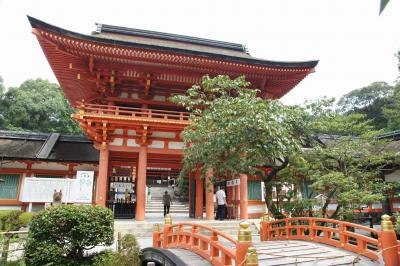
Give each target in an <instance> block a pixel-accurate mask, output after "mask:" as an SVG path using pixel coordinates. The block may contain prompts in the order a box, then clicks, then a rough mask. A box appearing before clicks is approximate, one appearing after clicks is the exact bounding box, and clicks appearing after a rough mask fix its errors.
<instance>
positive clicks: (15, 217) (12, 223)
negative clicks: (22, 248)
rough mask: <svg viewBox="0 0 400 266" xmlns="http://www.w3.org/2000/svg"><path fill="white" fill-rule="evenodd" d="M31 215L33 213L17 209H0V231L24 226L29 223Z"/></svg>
mask: <svg viewBox="0 0 400 266" xmlns="http://www.w3.org/2000/svg"><path fill="white" fill-rule="evenodd" d="M33 216H34V214H33V213H28V212H23V211H18V210H3V211H0V231H1V232H7V231H17V230H19V229H20V228H21V227H26V226H28V225H29V224H30V223H31V221H32V218H33Z"/></svg>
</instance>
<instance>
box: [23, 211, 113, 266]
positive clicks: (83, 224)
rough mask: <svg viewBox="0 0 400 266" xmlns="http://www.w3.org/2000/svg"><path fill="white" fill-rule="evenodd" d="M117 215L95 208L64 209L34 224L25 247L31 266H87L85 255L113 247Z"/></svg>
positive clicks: (43, 215) (42, 216)
mask: <svg viewBox="0 0 400 266" xmlns="http://www.w3.org/2000/svg"><path fill="white" fill-rule="evenodd" d="M113 223H114V217H113V213H112V212H111V211H110V210H109V209H107V208H104V207H98V206H91V205H60V206H56V207H52V208H48V209H45V210H43V211H41V212H40V213H39V214H37V215H36V216H35V217H34V219H33V220H32V223H31V227H30V231H29V235H28V240H27V243H26V246H25V261H26V264H27V265H46V264H49V265H85V264H87V263H88V261H89V258H85V257H84V251H85V250H88V249H91V248H93V247H95V246H97V245H111V244H112V243H113Z"/></svg>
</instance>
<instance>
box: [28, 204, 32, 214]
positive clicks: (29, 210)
mask: <svg viewBox="0 0 400 266" xmlns="http://www.w3.org/2000/svg"><path fill="white" fill-rule="evenodd" d="M28 212H32V202H29V205H28Z"/></svg>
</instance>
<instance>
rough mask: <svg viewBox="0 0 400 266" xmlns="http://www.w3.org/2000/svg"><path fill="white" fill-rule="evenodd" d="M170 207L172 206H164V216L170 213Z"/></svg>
mask: <svg viewBox="0 0 400 266" xmlns="http://www.w3.org/2000/svg"><path fill="white" fill-rule="evenodd" d="M169 207H170V205H164V216H165V215H166V214H167V213H169Z"/></svg>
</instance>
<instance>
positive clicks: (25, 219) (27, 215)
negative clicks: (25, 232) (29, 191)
mask: <svg viewBox="0 0 400 266" xmlns="http://www.w3.org/2000/svg"><path fill="white" fill-rule="evenodd" d="M33 217H35V213H34V212H23V213H21V215H20V216H19V220H20V221H21V224H22V226H23V227H26V226H28V225H29V224H30V223H31V222H32V220H33Z"/></svg>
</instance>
